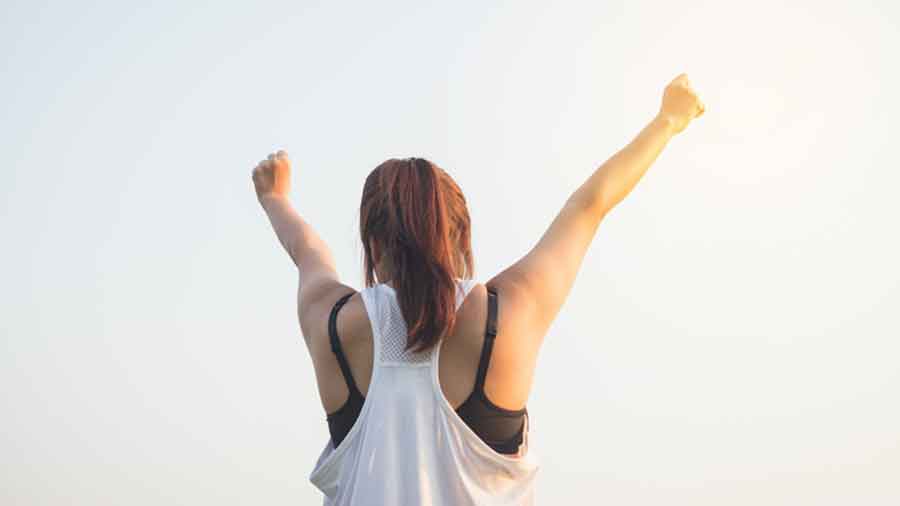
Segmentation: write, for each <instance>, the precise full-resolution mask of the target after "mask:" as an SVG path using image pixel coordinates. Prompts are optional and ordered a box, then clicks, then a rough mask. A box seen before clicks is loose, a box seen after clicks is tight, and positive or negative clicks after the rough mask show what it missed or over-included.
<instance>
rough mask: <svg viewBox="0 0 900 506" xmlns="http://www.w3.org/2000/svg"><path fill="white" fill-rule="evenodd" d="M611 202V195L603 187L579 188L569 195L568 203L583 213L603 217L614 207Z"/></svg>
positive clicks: (598, 217)
mask: <svg viewBox="0 0 900 506" xmlns="http://www.w3.org/2000/svg"><path fill="white" fill-rule="evenodd" d="M610 202H611V199H610V198H609V195H607V192H604V191H603V190H602V188H601V189H599V190H594V191H583V190H579V191H577V192H575V193H574V194H573V195H572V196H571V197H569V202H568V203H567V204H568V205H569V206H571V207H572V208H573V209H576V210H577V211H579V212H581V213H585V214H588V215H590V216H592V217H594V218H597V219H601V218H603V216H605V215H606V213H607V212H608V211H609V209H610V208H611V207H612V205H613V204H611V203H610Z"/></svg>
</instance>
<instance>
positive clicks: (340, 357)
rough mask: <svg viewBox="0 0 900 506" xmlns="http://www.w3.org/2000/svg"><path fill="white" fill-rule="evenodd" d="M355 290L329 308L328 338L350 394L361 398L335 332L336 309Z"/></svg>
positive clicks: (342, 305) (341, 305)
mask: <svg viewBox="0 0 900 506" xmlns="http://www.w3.org/2000/svg"><path fill="white" fill-rule="evenodd" d="M354 293H356V292H350V293H348V294H345V295H343V296H341V298H340V299H338V300H337V302H335V303H334V307H332V308H331V315H330V316H329V317H328V338H329V339H330V340H331V351H333V352H334V354H335V356H337V361H338V365H340V366H341V373H342V374H343V375H344V381H346V382H347V388H348V389H349V390H350V396H353V395H357V396H359V397H360V398H362V393H361V392H360V391H359V389H358V388H357V387H356V382H355V381H353V374H351V373H350V364H349V363H348V362H347V357H346V356H345V355H344V351H343V350H342V349H341V341H340V340H339V339H338V333H337V314H338V311H340V310H341V308H342V307H344V304H346V303H347V300H349V299H350V297H352V296H353V294H354Z"/></svg>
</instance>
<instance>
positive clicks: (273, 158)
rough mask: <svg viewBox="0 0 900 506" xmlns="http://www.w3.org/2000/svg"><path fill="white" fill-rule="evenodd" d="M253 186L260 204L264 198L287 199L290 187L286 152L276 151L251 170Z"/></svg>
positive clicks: (289, 164) (288, 161)
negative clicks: (276, 197)
mask: <svg viewBox="0 0 900 506" xmlns="http://www.w3.org/2000/svg"><path fill="white" fill-rule="evenodd" d="M253 185H254V186H255V187H256V198H257V199H258V200H259V201H260V202H262V199H263V197H266V196H278V197H287V194H288V191H289V190H290V187H291V161H290V160H288V156H287V152H286V151H284V150H283V149H282V150H278V152H277V153H272V154H270V155H269V157H268V158H266V159H264V160H260V161H259V163H258V164H257V165H256V167H254V168H253Z"/></svg>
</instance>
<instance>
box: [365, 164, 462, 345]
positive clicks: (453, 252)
mask: <svg viewBox="0 0 900 506" xmlns="http://www.w3.org/2000/svg"><path fill="white" fill-rule="evenodd" d="M359 232H360V239H362V243H363V250H364V252H365V265H364V269H365V273H366V286H372V285H374V284H375V275H376V274H378V277H379V279H378V281H379V282H385V281H388V280H390V282H391V285H392V286H393V287H394V290H395V292H396V294H397V300H398V301H399V303H400V310H401V312H402V313H403V318H404V320H405V321H406V323H407V328H408V331H409V335H408V338H407V348H412V349H414V350H426V349H429V348H430V347H431V346H433V345H435V344H436V343H437V342H438V340H439V339H440V338H442V337H444V336H445V335H446V334H447V333H449V331H450V330H452V328H453V325H454V323H455V322H456V282H455V278H463V279H469V278H471V277H472V275H473V271H474V263H473V259H472V247H471V226H470V221H469V210H468V208H467V207H466V199H465V197H464V196H463V194H462V191H461V190H460V189H459V186H458V185H457V184H456V182H455V181H453V178H451V177H450V175H449V174H447V173H446V172H444V170H443V169H441V168H440V167H438V166H437V165H435V164H433V163H431V162H429V161H428V160H426V159H424V158H404V159H398V158H390V159H388V160H386V161H385V162H383V163H381V164H380V165H379V166H378V167H375V170H373V171H372V172H371V173H370V174H369V176H368V177H367V178H366V183H365V185H364V186H363V193H362V201H361V202H360V207H359ZM382 277H384V279H382Z"/></svg>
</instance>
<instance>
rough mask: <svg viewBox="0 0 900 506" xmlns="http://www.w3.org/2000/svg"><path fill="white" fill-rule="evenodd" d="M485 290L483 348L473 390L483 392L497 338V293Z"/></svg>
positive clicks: (489, 289) (489, 288)
mask: <svg viewBox="0 0 900 506" xmlns="http://www.w3.org/2000/svg"><path fill="white" fill-rule="evenodd" d="M486 288H487V293H488V314H487V322H486V323H485V326H484V346H483V347H482V348H481V358H480V359H479V360H478V375H477V376H475V390H484V380H485V378H486V377H487V370H488V365H489V364H490V362H491V351H492V350H493V349H494V338H495V337H497V292H496V291H495V290H494V289H493V288H491V287H486Z"/></svg>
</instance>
